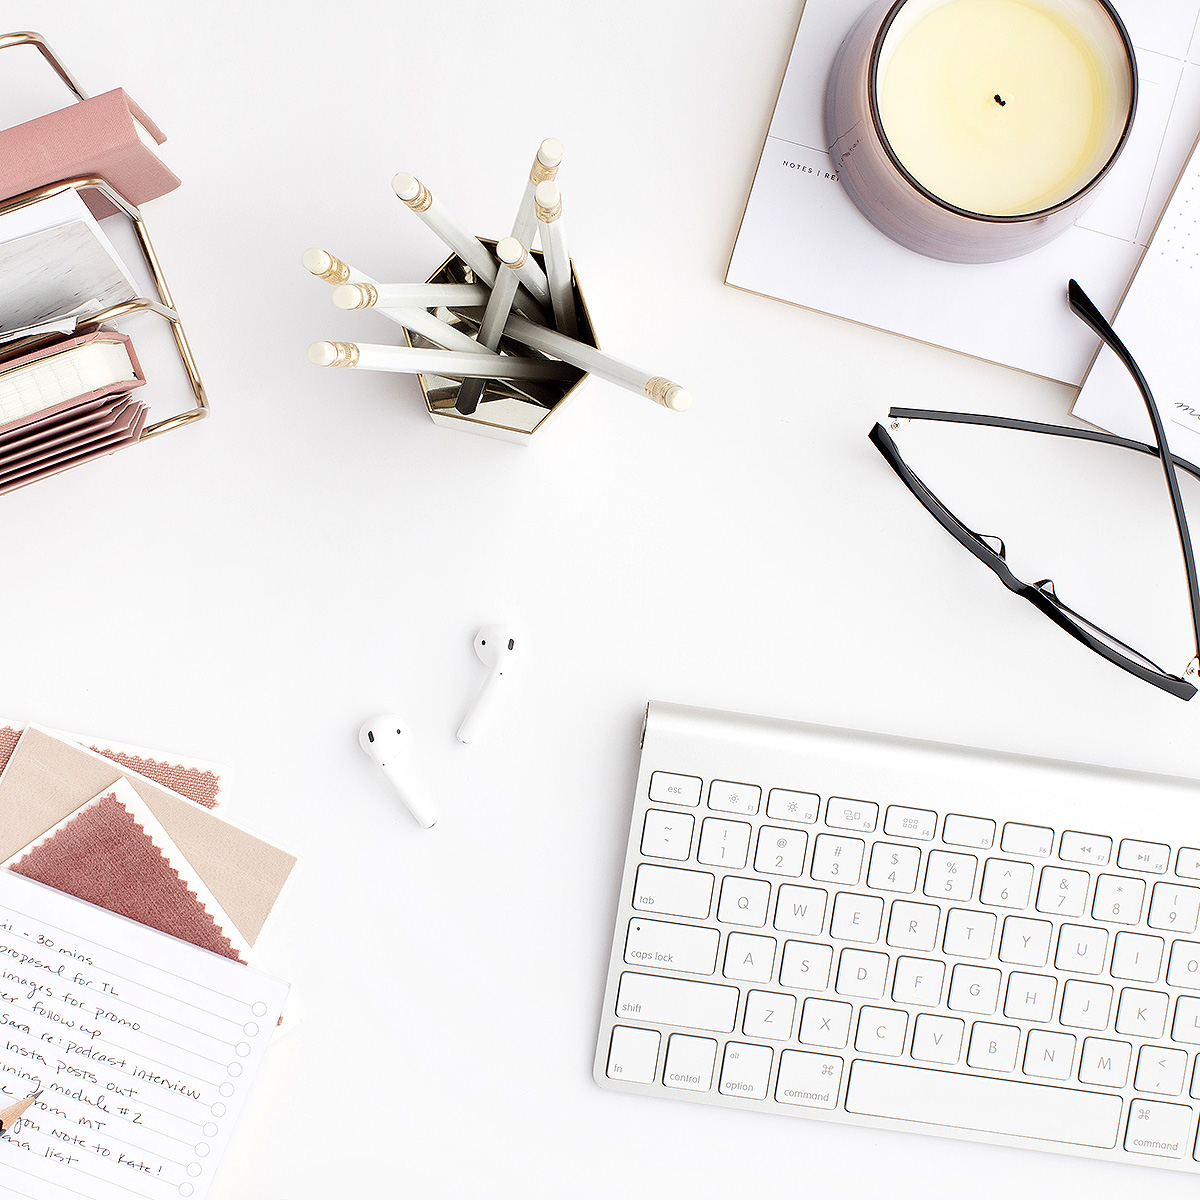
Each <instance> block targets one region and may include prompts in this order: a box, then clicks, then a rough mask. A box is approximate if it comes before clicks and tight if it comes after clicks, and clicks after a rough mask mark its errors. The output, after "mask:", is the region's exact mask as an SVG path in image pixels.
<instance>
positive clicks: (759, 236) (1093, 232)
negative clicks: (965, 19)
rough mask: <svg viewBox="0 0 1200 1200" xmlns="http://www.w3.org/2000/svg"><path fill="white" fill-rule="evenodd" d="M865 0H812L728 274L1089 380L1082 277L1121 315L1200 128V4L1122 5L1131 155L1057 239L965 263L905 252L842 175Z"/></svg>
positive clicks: (930, 337) (1018, 363)
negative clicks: (841, 124)
mask: <svg viewBox="0 0 1200 1200" xmlns="http://www.w3.org/2000/svg"><path fill="white" fill-rule="evenodd" d="M867 7H868V4H867V0H808V3H807V4H806V5H805V7H804V14H803V19H802V20H801V22H800V27H799V30H798V32H797V35H796V42H795V45H794V46H793V48H792V55H791V59H790V61H789V63H788V69H787V73H786V75H785V77H784V81H783V86H782V88H781V90H780V93H779V100H778V103H777V104H776V106H775V114H774V116H773V118H772V120H771V127H770V131H769V133H768V135H767V140H766V144H765V146H764V147H763V153H762V157H761V159H760V160H759V164H758V170H757V172H756V174H755V178H754V186H753V188H752V189H751V192H750V199H749V201H748V202H747V205H746V213H745V216H744V218H743V220H742V226H741V230H740V231H739V233H738V238H737V244H736V246H735V247H734V252H733V257H732V259H731V261H730V265H729V272H728V274H727V276H726V282H727V283H729V284H731V285H733V286H734V287H740V288H745V289H747V290H749V291H753V292H760V293H762V294H763V295H767V296H773V297H776V298H777V299H780V300H785V301H787V302H789V303H792V304H800V305H804V306H805V307H808V308H815V309H819V310H821V311H823V312H827V313H832V314H833V315H835V316H840V317H845V318H847V319H849V320H852V321H858V322H860V323H863V324H866V325H874V326H877V327H878V328H880V329H886V330H890V331H892V332H895V333H901V334H904V335H906V336H908V337H912V338H917V339H918V340H920V341H925V342H932V343H934V344H935V345H939V346H946V347H948V348H949V349H952V350H957V351H960V352H961V353H964V354H971V355H975V356H977V357H980V358H986V359H990V360H992V361H994V362H998V363H1003V364H1004V365H1006V366H1012V367H1017V368H1019V369H1021V370H1025V371H1031V372H1033V373H1034V374H1038V375H1045V376H1048V377H1049V378H1051V379H1058V380H1061V381H1063V382H1065V383H1070V384H1072V385H1075V384H1078V383H1080V381H1081V380H1082V379H1083V376H1084V373H1085V371H1086V370H1087V367H1088V364H1089V363H1090V361H1091V358H1092V355H1093V354H1094V352H1095V345H1096V342H1095V339H1094V338H1093V337H1092V336H1091V334H1089V333H1088V332H1087V330H1086V329H1085V328H1084V327H1083V325H1082V324H1081V323H1080V322H1079V320H1078V319H1077V318H1076V317H1075V316H1073V315H1072V314H1071V312H1070V310H1069V308H1068V307H1067V302H1066V288H1067V281H1068V279H1070V278H1071V277H1072V276H1074V277H1075V278H1076V279H1078V280H1079V281H1080V283H1082V284H1083V286H1084V288H1085V289H1086V290H1087V292H1088V294H1089V295H1090V296H1091V297H1092V299H1093V300H1094V301H1095V302H1096V304H1097V305H1098V306H1099V308H1100V309H1101V310H1102V311H1103V312H1105V313H1106V314H1107V315H1109V316H1111V315H1112V313H1113V312H1114V311H1115V309H1116V307H1117V303H1118V301H1119V300H1120V298H1121V295H1122V293H1123V292H1124V291H1125V288H1126V285H1127V284H1128V282H1129V279H1130V276H1131V275H1132V274H1133V271H1134V269H1135V267H1136V266H1137V263H1138V260H1139V258H1140V256H1141V254H1142V251H1143V249H1144V247H1145V245H1146V243H1147V241H1148V240H1149V237H1150V235H1151V233H1152V232H1153V229H1154V226H1155V224H1156V223H1157V221H1158V218H1159V215H1160V214H1161V213H1162V210H1163V208H1164V206H1165V205H1166V202H1167V198H1168V196H1169V195H1170V193H1171V189H1172V187H1173V186H1174V184H1175V180H1176V179H1177V178H1178V175H1179V172H1180V170H1181V168H1182V167H1183V164H1184V162H1185V161H1186V159H1187V156H1188V153H1189V151H1190V150H1191V147H1192V144H1193V142H1194V141H1195V140H1196V135H1197V132H1200V31H1198V28H1197V27H1198V25H1200V0H1117V8H1118V10H1119V11H1120V13H1121V16H1122V17H1123V18H1124V20H1125V22H1126V24H1127V26H1128V27H1129V33H1130V36H1131V37H1132V39H1133V41H1134V44H1135V46H1136V48H1137V57H1138V82H1139V89H1140V95H1139V101H1138V114H1137V118H1136V120H1135V122H1134V128H1133V132H1132V135H1131V138H1130V141H1129V144H1128V145H1127V146H1126V148H1125V151H1124V152H1123V154H1122V155H1121V158H1120V159H1119V160H1118V162H1117V165H1116V166H1115V167H1114V169H1113V171H1112V172H1111V173H1110V175H1109V177H1108V178H1107V179H1106V180H1105V182H1104V183H1103V184H1102V185H1101V190H1100V193H1099V195H1098V197H1097V199H1096V201H1095V203H1094V204H1093V205H1092V206H1091V208H1089V209H1088V210H1087V212H1085V213H1084V214H1083V215H1082V217H1081V218H1080V219H1079V221H1078V222H1077V223H1076V225H1075V227H1074V228H1072V229H1070V230H1068V231H1067V232H1066V233H1065V234H1064V235H1063V236H1062V237H1061V238H1059V239H1058V240H1057V241H1055V242H1053V243H1051V244H1050V245H1049V246H1046V247H1043V248H1042V249H1041V250H1038V251H1035V252H1034V253H1033V254H1029V255H1026V256H1025V257H1024V258H1019V259H1014V260H1012V261H1010V262H1007V263H990V264H983V265H966V266H964V265H959V264H955V263H944V262H939V261H937V260H935V259H929V258H925V257H923V256H922V255H919V254H915V253H913V252H912V251H909V250H905V249H904V248H903V247H901V246H898V245H896V244H895V243H894V242H892V241H890V240H889V239H888V238H886V237H884V235H883V234H881V233H879V232H878V230H876V229H875V228H874V226H872V225H871V224H870V223H869V222H868V221H867V219H866V218H865V217H864V216H862V214H861V213H859V211H858V209H857V208H855V206H854V204H853V203H852V201H851V200H850V199H849V197H847V196H846V195H845V193H844V192H843V191H842V189H841V187H840V186H839V184H838V183H837V181H836V176H835V174H834V171H833V162H832V159H831V158H830V156H829V152H828V141H827V139H826V137H825V131H824V119H823V108H824V97H825V83H826V80H827V79H828V76H829V68H830V66H831V65H832V63H833V58H834V55H835V53H836V52H837V48H838V46H839V45H840V44H841V42H842V39H843V38H844V37H845V35H846V33H847V32H848V31H849V29H850V27H851V26H852V25H853V24H854V22H855V20H857V18H858V17H859V16H860V15H861V14H862V13H863V11H865V9H866V8H867Z"/></svg>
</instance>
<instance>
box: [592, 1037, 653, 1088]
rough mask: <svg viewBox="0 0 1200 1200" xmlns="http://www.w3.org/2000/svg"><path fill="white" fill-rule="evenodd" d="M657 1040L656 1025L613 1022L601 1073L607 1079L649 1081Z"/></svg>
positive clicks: (650, 1081) (629, 1081)
mask: <svg viewBox="0 0 1200 1200" xmlns="http://www.w3.org/2000/svg"><path fill="white" fill-rule="evenodd" d="M661 1040H662V1039H661V1035H660V1034H659V1032H658V1030H656V1029H634V1028H632V1027H631V1026H629V1025H616V1026H614V1027H613V1031H612V1041H611V1042H609V1045H608V1067H607V1068H606V1072H605V1073H606V1074H607V1075H608V1077H609V1079H623V1080H624V1081H625V1082H626V1083H653V1082H654V1073H655V1070H656V1069H657V1067H658V1043H659V1042H660V1041H661Z"/></svg>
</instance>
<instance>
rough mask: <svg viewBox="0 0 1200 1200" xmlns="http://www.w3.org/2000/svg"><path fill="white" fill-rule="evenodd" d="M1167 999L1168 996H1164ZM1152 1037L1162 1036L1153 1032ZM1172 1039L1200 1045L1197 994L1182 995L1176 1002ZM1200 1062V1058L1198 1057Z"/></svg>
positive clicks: (1199, 1014)
mask: <svg viewBox="0 0 1200 1200" xmlns="http://www.w3.org/2000/svg"><path fill="white" fill-rule="evenodd" d="M1163 999H1164V1000H1165V999H1166V997H1165V996H1164V997H1163ZM1149 1036H1150V1037H1161V1036H1162V1035H1161V1034H1156V1033H1152V1034H1150V1035H1149ZM1171 1040H1172V1041H1175V1042H1186V1043H1188V1044H1189V1045H1192V1046H1200V1000H1198V999H1196V997H1195V996H1180V997H1179V999H1178V1001H1177V1002H1176V1004H1175V1021H1174V1024H1172V1026H1171ZM1196 1061H1197V1062H1200V1058H1197V1060H1196Z"/></svg>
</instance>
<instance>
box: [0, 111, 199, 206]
mask: <svg viewBox="0 0 1200 1200" xmlns="http://www.w3.org/2000/svg"><path fill="white" fill-rule="evenodd" d="M139 127H140V129H139ZM166 140H167V139H166V135H165V134H164V133H163V132H162V131H161V130H160V129H159V128H158V126H157V125H155V124H154V122H153V121H151V120H150V118H149V117H148V116H146V114H145V113H144V112H143V111H142V110H141V109H140V108H139V107H138V106H137V105H136V104H134V102H133V101H132V100H131V99H130V98H129V97H128V96H127V95H126V94H125V92H124V91H123V90H122V89H121V88H116V89H115V90H114V91H111V92H105V93H104V95H102V96H92V97H91V98H90V99H88V100H81V101H80V102H79V103H78V104H69V105H67V107H66V108H60V109H58V110H56V111H55V112H52V113H46V114H45V115H44V116H41V117H35V118H34V119H33V120H32V121H26V122H25V123H24V124H23V125H14V126H13V127H12V128H11V129H5V130H2V131H0V200H4V199H8V198H9V197H11V196H18V195H20V194H21V193H22V192H29V191H32V190H33V189H34V188H38V187H43V186H44V185H45V184H48V183H56V182H58V181H59V180H60V179H73V178H75V177H77V176H81V175H99V176H100V177H101V178H102V179H104V180H105V181H106V182H107V183H108V184H110V185H111V186H112V187H113V188H114V189H115V190H116V191H118V192H119V193H120V194H121V195H122V196H124V197H125V199H126V200H128V201H129V203H130V204H134V205H138V204H144V203H145V202H146V201H147V200H153V199H155V198H156V197H158V196H162V195H164V194H165V193H167V192H170V191H173V190H174V189H175V188H177V187H178V186H179V179H178V177H177V176H176V175H175V174H174V173H173V172H171V171H169V170H168V169H167V168H166V167H165V166H164V165H163V162H162V160H161V159H160V158H159V156H158V153H157V151H156V150H154V149H152V148H151V143H153V144H157V145H161V144H162V143H163V142H165V141H166ZM81 195H82V196H83V199H84V200H85V201H86V202H87V205H88V207H89V208H90V209H91V210H92V212H93V213H94V214H95V215H96V216H97V217H106V216H109V215H111V214H112V213H113V212H115V211H116V210H115V209H114V208H113V206H112V204H110V203H109V202H108V201H107V200H105V199H104V197H103V196H100V195H99V194H98V193H95V192H83V193H81Z"/></svg>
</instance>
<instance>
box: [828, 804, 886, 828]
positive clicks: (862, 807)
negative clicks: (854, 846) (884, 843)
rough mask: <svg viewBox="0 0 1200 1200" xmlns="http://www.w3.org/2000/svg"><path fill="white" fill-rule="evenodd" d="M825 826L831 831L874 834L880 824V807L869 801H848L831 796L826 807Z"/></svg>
mask: <svg viewBox="0 0 1200 1200" xmlns="http://www.w3.org/2000/svg"><path fill="white" fill-rule="evenodd" d="M825 824H826V825H828V826H829V828H830V829H854V830H857V831H858V832H859V833H874V832H875V826H876V825H878V824H879V805H878V804H872V803H871V802H870V801H869V800H847V799H846V798H845V797H844V796H830V797H829V803H828V804H827V805H825Z"/></svg>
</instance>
